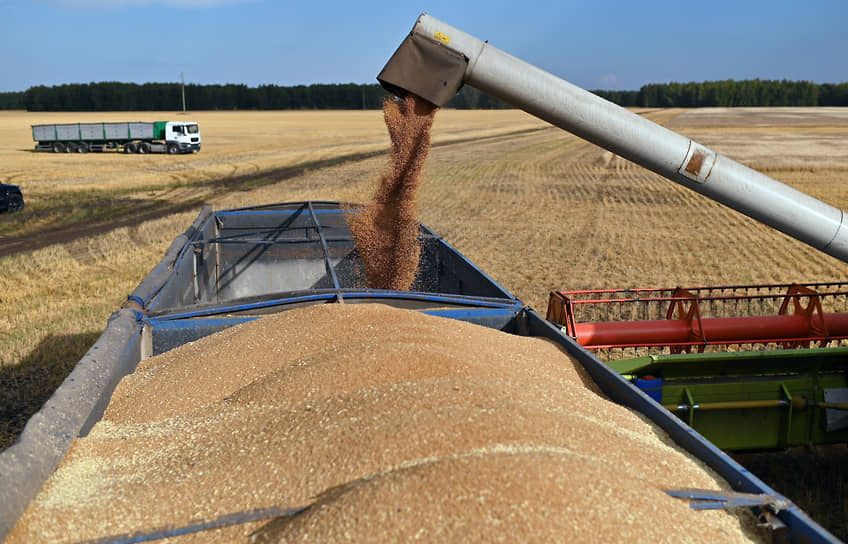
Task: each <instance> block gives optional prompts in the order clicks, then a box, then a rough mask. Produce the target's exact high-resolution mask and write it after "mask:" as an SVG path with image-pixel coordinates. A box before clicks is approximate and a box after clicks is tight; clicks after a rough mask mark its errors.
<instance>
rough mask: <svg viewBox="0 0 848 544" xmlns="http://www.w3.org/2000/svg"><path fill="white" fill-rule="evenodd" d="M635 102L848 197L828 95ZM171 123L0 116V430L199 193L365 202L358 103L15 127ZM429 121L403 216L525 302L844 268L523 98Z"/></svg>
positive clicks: (788, 179) (65, 361)
mask: <svg viewBox="0 0 848 544" xmlns="http://www.w3.org/2000/svg"><path fill="white" fill-rule="evenodd" d="M639 113H641V114H642V115H645V116H646V117H648V118H651V119H653V120H655V121H657V122H659V123H661V124H665V125H667V126H669V127H670V128H673V129H674V130H676V131H678V132H681V133H683V134H686V135H689V136H692V137H693V138H694V139H696V140H697V141H700V142H702V143H704V144H706V145H708V146H710V147H712V148H714V149H716V150H717V151H719V152H722V153H724V154H726V155H728V156H730V157H732V158H735V159H737V160H739V161H740V162H743V163H745V164H748V165H750V166H754V167H757V168H760V169H762V170H763V171H765V172H766V173H767V174H769V175H771V176H772V177H775V178H777V179H779V180H781V181H783V182H784V183H787V184H789V185H791V186H793V187H796V188H798V189H800V190H802V191H805V192H807V193H810V194H812V195H813V196H816V197H818V198H820V199H822V200H824V201H826V202H828V203H830V204H833V205H834V206H837V207H840V208H848V184H845V183H844V178H845V173H846V172H848V138H846V136H848V115H846V112H844V111H843V110H841V109H839V108H832V109H828V108H804V109H791V108H780V109H763V108H752V109H736V110H728V109H720V108H715V109H702V110H689V111H684V110H645V111H641V112H639ZM174 118H180V119H182V118H183V116H182V115H179V117H177V116H176V115H175V114H173V113H171V114H169V113H153V114H151V113H149V112H133V113H129V114H128V113H125V112H123V113H108V114H94V113H84V114H80V113H46V114H41V113H28V112H2V113H0V164H2V171H0V179H2V180H4V181H8V182H11V183H16V184H18V185H20V186H21V187H22V188H23V192H24V196H25V199H26V202H27V205H26V209H25V210H24V211H23V212H21V213H18V214H13V215H10V214H4V215H2V216H0V247H2V246H3V245H4V244H6V245H8V246H10V247H11V244H12V242H17V243H18V245H17V246H15V247H16V248H17V249H16V250H15V251H14V252H11V253H9V254H6V256H3V257H0V384H2V386H0V387H2V391H0V393H2V395H3V396H4V398H6V399H9V400H10V402H4V403H3V404H5V405H6V406H7V407H9V408H7V410H8V412H7V413H4V414H2V417H0V435H3V436H5V437H6V445H8V443H9V440H11V439H12V438H11V437H13V436H14V435H15V432H17V431H16V430H17V429H19V427H20V425H21V424H22V422H23V421H25V420H26V417H28V415H27V414H28V413H31V411H32V410H34V409H37V408H38V406H40V403H41V402H43V401H44V400H45V399H46V395H49V393H50V391H52V389H51V388H55V386H57V385H58V384H59V383H60V382H61V380H62V379H63V378H64V376H65V375H66V374H67V372H69V370H70V368H72V366H73V364H74V363H75V362H76V361H77V360H78V359H79V357H80V356H81V355H82V354H83V353H84V352H85V350H86V349H87V348H88V347H89V346H90V345H91V344H92V343H93V342H94V340H95V339H96V338H97V336H98V335H99V333H100V332H101V331H102V330H103V329H104V328H105V325H106V320H107V318H108V316H109V315H110V314H111V313H112V312H113V311H114V310H115V309H117V308H118V307H119V306H120V304H121V303H122V302H123V301H124V300H125V299H126V296H127V295H128V294H129V293H130V292H131V291H132V290H133V289H134V288H135V286H136V285H137V284H138V283H139V281H140V280H141V279H142V278H143V277H144V276H145V275H146V274H147V272H149V270H150V269H151V268H152V267H153V266H154V265H155V264H156V263H157V262H158V261H159V259H160V258H161V256H162V255H163V253H164V250H165V249H166V248H167V246H168V245H169V244H170V242H171V241H172V240H173V238H174V237H175V236H176V235H177V234H179V233H181V232H183V231H184V230H185V229H186V228H187V227H188V225H189V224H190V223H191V222H192V220H193V219H194V217H195V216H196V214H197V212H198V210H199V208H200V206H201V205H202V204H203V203H204V202H206V203H209V204H211V205H212V206H213V207H214V208H219V209H220V208H229V207H239V206H248V205H258V204H265V203H272V202H281V201H291V200H305V199H313V200H340V201H352V202H365V201H367V200H368V199H369V198H370V197H371V194H372V192H373V190H374V188H375V182H376V179H377V177H378V173H379V172H380V171H381V169H382V168H383V167H384V165H385V163H386V156H385V155H384V154H380V153H381V152H382V151H385V149H386V148H387V146H388V136H387V134H386V130H385V125H384V124H383V121H382V117H381V113H380V112H377V111H345V112H329V111H311V112H301V111H298V112H195V113H191V114H189V115H187V116H185V119H190V120H194V121H197V122H198V123H199V124H200V127H201V134H202V136H203V149H202V151H201V152H200V153H197V154H194V155H185V156H176V157H171V156H166V155H146V156H139V155H120V154H115V153H103V154H94V153H90V154H87V155H78V154H52V153H36V152H33V151H32V147H33V142H32V139H31V132H30V125H33V124H39V123H56V122H75V121H79V122H93V121H99V120H103V121H109V120H148V121H149V120H164V119H174ZM433 134H434V136H433V141H434V147H433V149H432V150H431V153H430V157H429V159H428V162H427V164H426V166H425V169H424V173H423V181H422V185H421V189H420V193H419V199H418V212H419V216H420V219H421V221H422V222H423V223H424V224H426V225H428V226H429V227H430V228H432V229H433V230H434V231H435V232H437V233H438V234H440V235H442V236H444V237H445V239H446V240H447V241H448V242H449V243H450V244H452V245H453V246H454V247H456V248H457V249H458V250H459V251H460V252H462V253H463V254H465V255H466V256H467V257H468V258H469V259H471V261H472V262H474V263H475V264H477V265H478V266H479V267H480V268H482V269H483V270H484V271H485V272H486V273H488V274H489V275H490V276H492V277H493V278H494V279H495V280H496V281H497V282H499V283H500V284H502V285H503V286H504V287H506V288H507V289H508V290H510V291H511V292H513V293H514V294H515V295H517V296H518V297H519V298H520V299H521V300H523V301H524V302H525V303H527V304H529V305H530V306H532V307H534V308H536V309H537V310H540V311H544V308H545V305H546V302H547V296H548V293H549V291H551V290H553V289H581V288H604V287H660V286H676V285H706V284H743V283H771V282H781V283H782V282H793V281H799V282H812V281H836V280H843V279H845V265H844V264H843V263H841V262H839V261H837V260H836V259H833V258H831V257H828V256H826V255H824V254H822V253H820V252H818V251H816V250H814V249H811V248H809V247H808V246H806V245H804V244H802V243H800V242H797V241H794V240H792V239H790V238H788V237H786V236H784V235H782V234H780V233H777V232H775V231H773V230H771V229H769V228H767V227H765V226H762V225H760V224H758V223H756V222H755V221H753V220H751V219H748V218H746V217H744V216H742V215H740V214H739V213H737V212H734V211H732V210H729V209H727V208H725V207H723V206H722V205H719V204H717V203H714V202H712V201H710V200H708V199H706V198H705V197H702V196H700V195H698V194H696V193H693V192H691V191H689V190H688V189H685V188H683V187H681V186H678V185H675V184H673V183H671V182H669V181H667V180H665V179H663V178H661V177H659V176H657V175H655V174H653V173H650V172H648V171H646V170H644V169H642V168H641V167H638V166H636V165H634V164H632V163H630V162H628V161H626V160H624V159H621V158H619V157H616V156H613V155H612V154H611V153H609V152H607V151H604V150H602V149H600V148H598V147H596V146H594V145H592V144H590V143H587V142H585V141H583V140H580V139H579V138H577V137H575V136H572V135H570V134H568V133H565V132H563V131H561V130H559V129H556V128H554V127H551V126H550V125H548V124H546V123H544V122H542V121H540V120H538V119H536V118H534V117H531V116H529V115H528V114H526V113H524V112H521V111H518V110H505V111H456V110H445V111H440V112H438V114H437V115H436V121H435V125H434V129H433ZM145 206H147V207H148V208H149V209H151V210H154V211H155V210H159V212H161V213H158V214H151V215H149V216H144V215H138V214H136V212H135V211H134V210H138V209H148V208H145ZM107 212H108V213H107ZM92 224H93V225H95V226H96V227H97V228H94V229H91V230H86V229H87V228H88V227H90V226H91V225H92ZM57 232H59V233H60V234H62V236H61V237H58V238H55V235H56V233H57ZM51 236H54V238H51ZM39 241H42V242H44V241H46V242H45V243H44V244H43V245H39ZM28 248H34V249H28ZM4 425H5V426H6V430H4V429H3V426H4ZM2 446H3V443H2V441H0V447H2Z"/></svg>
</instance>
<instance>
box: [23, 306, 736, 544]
mask: <svg viewBox="0 0 848 544" xmlns="http://www.w3.org/2000/svg"><path fill="white" fill-rule="evenodd" d="M684 486H694V487H703V488H719V487H725V484H724V483H723V482H720V481H718V479H717V478H716V477H715V476H714V475H713V474H712V473H710V472H709V471H708V470H706V469H704V468H703V467H701V466H699V464H698V463H697V462H695V461H694V460H693V459H692V458H690V457H688V456H687V455H686V454H684V453H682V452H681V451H679V450H678V449H676V447H675V446H673V445H672V444H671V443H670V442H669V440H668V438H667V437H666V436H665V435H664V434H663V433H662V432H661V431H659V430H658V429H656V428H655V427H654V426H653V425H652V424H650V423H649V422H646V421H645V420H643V419H641V418H640V417H638V416H637V415H635V414H633V413H631V412H630V411H628V410H626V409H624V408H622V407H621V406H618V405H616V404H613V403H611V402H609V401H608V400H606V399H605V398H603V397H602V396H601V395H599V394H598V393H597V392H596V390H595V386H594V384H593V383H592V382H591V381H590V379H589V378H588V377H587V376H586V375H585V374H584V373H583V371H582V369H581V368H580V367H579V365H578V364H576V363H574V362H573V361H572V360H570V359H569V357H568V356H567V355H566V354H565V353H564V352H562V351H561V350H560V348H558V347H557V346H556V345H554V344H553V343H550V342H548V341H545V340H541V339H533V338H522V337H516V336H512V335H508V334H506V333H502V332H500V331H497V330H493V329H487V328H483V327H479V326H475V325H471V324H467V323H462V322H457V321H452V320H447V319H444V318H439V317H433V316H427V315H424V314H420V313H417V312H413V311H409V310H400V309H394V308H390V307H388V306H384V305H378V304H361V305H351V304H344V305H337V304H327V305H320V306H312V307H308V308H301V309H295V310H290V311H287V312H284V313H281V314H278V315H272V316H267V317H264V318H262V319H259V320H256V321H253V322H250V323H246V324H243V325H240V326H237V327H233V328H231V329H228V330H225V331H222V332H220V333H218V334H216V335H213V336H210V337H207V338H205V339H202V340H199V341H197V342H194V343H191V344H186V345H184V346H181V347H179V348H177V349H175V350H172V351H170V352H168V353H165V354H162V355H160V356H157V357H153V358H150V359H148V360H146V361H143V362H142V363H141V365H140V366H139V368H138V369H137V371H136V372H135V373H134V374H133V375H131V376H128V377H126V378H125V379H124V380H123V381H122V382H121V383H120V385H119V386H118V389H117V390H116V392H115V394H114V396H113V399H112V402H111V403H110V405H109V407H108V409H107V411H106V414H105V416H104V418H103V420H102V421H101V422H99V423H98V424H97V425H96V426H95V427H94V428H93V430H92V432H91V433H90V434H89V435H88V436H87V437H85V438H81V439H78V440H77V441H76V442H75V443H74V445H73V447H72V448H71V450H70V452H69V454H68V456H67V457H66V459H65V460H64V462H63V464H62V466H61V467H60V468H59V470H58V471H57V472H56V473H55V474H54V475H53V477H52V478H51V479H50V480H49V481H48V483H47V484H46V485H45V488H44V489H43V490H42V492H41V493H40V494H39V496H38V497H37V498H36V500H35V501H34V502H33V504H32V505H31V506H30V508H29V509H28V510H27V512H26V513H25V515H24V516H23V518H22V519H21V521H20V522H19V523H18V525H17V526H16V527H15V528H14V530H13V531H12V533H11V534H10V536H9V539H8V543H9V544H13V543H21V542H70V541H77V540H80V539H87V538H96V537H102V536H106V535H112V534H121V533H127V532H132V531H135V530H140V529H149V528H152V527H158V526H163V525H168V524H174V525H176V526H181V525H185V524H187V522H189V521H190V520H195V519H198V518H205V519H209V518H213V517H216V516H220V515H223V514H227V513H231V512H237V511H242V510H247V509H252V508H259V507H267V506H272V505H288V506H292V507H295V506H306V505H310V504H312V505H313V506H312V507H311V508H309V509H307V510H305V511H304V512H302V513H301V514H298V515H296V516H293V517H292V518H280V519H276V520H270V521H263V522H254V523H250V524H245V525H239V526H235V527H231V528H227V529H221V530H216V531H211V532H204V533H199V534H196V535H189V536H184V537H179V538H175V539H172V541H173V542H247V541H251V539H252V541H254V542H283V541H301V540H313V541H320V542H337V541H355V542H362V541H378V542H398V541H408V540H412V539H415V538H418V539H422V540H425V541H431V542H432V541H438V542H444V541H492V540H508V541H511V542H525V541H585V540H594V541H607V542H611V541H615V542H625V541H630V542H637V541H638V542H683V541H686V542H742V541H747V539H748V537H750V536H751V534H750V533H748V532H747V531H748V529H746V528H745V526H746V524H747V522H743V521H741V518H739V517H737V516H735V515H733V514H729V513H726V512H722V511H712V512H697V511H694V510H691V509H690V508H689V507H688V506H687V505H686V503H684V502H682V501H680V500H677V499H672V498H670V497H668V496H666V495H665V494H664V493H663V492H662V491H661V489H663V488H670V487H671V488H676V487H684ZM251 534H252V535H253V536H252V537H251Z"/></svg>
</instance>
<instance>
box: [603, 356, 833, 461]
mask: <svg viewBox="0 0 848 544" xmlns="http://www.w3.org/2000/svg"><path fill="white" fill-rule="evenodd" d="M607 364H609V366H610V367H612V368H613V369H614V370H616V371H617V372H619V373H620V374H623V375H625V376H626V377H628V378H629V379H631V381H633V382H634V383H635V384H636V385H637V386H638V387H640V388H641V389H642V390H643V391H645V392H646V393H648V394H649V395H650V396H652V397H653V398H654V399H655V400H658V401H659V402H660V403H661V404H662V405H663V406H664V407H665V408H666V409H668V410H669V411H671V412H672V413H674V414H676V415H677V416H678V417H680V418H681V419H683V420H684V421H686V422H687V423H688V424H689V426H691V427H692V428H694V429H695V430H697V431H698V432H699V433H701V434H702V435H704V437H705V438H707V439H708V440H709V441H710V442H712V443H713V444H715V445H716V446H718V447H719V448H721V449H724V450H759V449H778V448H787V447H790V446H804V445H810V444H835V443H844V442H848V411H846V410H848V398H846V396H845V393H846V392H848V372H846V370H848V348H846V347H838V348H814V349H791V350H774V351H747V352H725V353H694V354H690V353H684V354H675V355H649V356H645V357H636V358H633V359H621V360H618V361H609V362H608V363H607Z"/></svg>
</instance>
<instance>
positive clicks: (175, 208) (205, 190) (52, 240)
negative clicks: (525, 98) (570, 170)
mask: <svg viewBox="0 0 848 544" xmlns="http://www.w3.org/2000/svg"><path fill="white" fill-rule="evenodd" d="M543 130H547V128H545V127H543V128H531V129H522V130H518V131H515V132H510V133H504V134H497V135H487V136H479V137H473V138H467V139H459V140H452V141H449V142H438V143H434V144H433V146H432V147H433V148H448V149H450V148H453V147H457V146H458V147H462V146H463V145H467V144H475V143H478V142H481V143H484V144H485V143H487V142H489V141H491V142H493V143H495V144H496V145H502V143H500V142H503V141H504V140H509V139H511V138H514V137H521V136H523V135H526V134H533V133H535V132H538V131H543ZM499 143H500V144H499ZM385 154H386V150H379V151H370V152H362V153H353V154H349V155H344V156H339V157H333V158H330V159H323V160H319V161H310V162H307V163H303V164H298V165H294V166H286V167H282V168H277V169H271V170H265V171H250V172H247V173H238V172H239V168H240V166H239V165H234V166H233V172H232V174H231V175H230V176H227V177H223V178H217V179H212V180H209V181H208V182H205V183H192V184H191V185H183V184H184V180H183V177H182V174H181V173H179V172H177V173H175V174H174V175H175V176H176V178H175V179H177V180H178V181H180V186H178V187H171V188H167V189H165V190H164V191H163V192H161V193H157V194H156V195H155V196H154V197H153V198H138V199H135V202H133V204H132V209H131V211H128V212H125V213H123V214H122V215H121V216H120V217H118V218H110V219H106V220H100V221H92V220H82V221H75V222H71V223H68V224H66V225H61V226H57V225H49V226H46V227H44V228H40V229H38V230H35V231H30V232H26V233H25V234H21V235H11V236H2V237H0V258H2V257H7V256H10V255H15V254H17V253H23V252H29V251H34V250H37V249H41V248H44V247H47V246H50V245H54V244H68V243H70V242H73V241H74V240H78V239H81V238H86V237H90V236H96V235H98V234H103V233H105V232H109V231H111V230H114V229H116V228H121V227H133V226H137V225H139V224H140V223H143V222H146V221H150V220H154V219H159V218H161V217H165V216H167V215H171V214H174V213H182V212H187V211H191V210H199V209H200V207H201V206H202V205H203V203H204V202H206V201H209V200H214V199H215V198H216V197H220V196H221V195H224V194H226V193H229V192H231V191H235V190H242V189H252V188H255V187H258V186H259V185H270V184H274V183H279V182H281V181H285V180H288V179H292V178H296V177H299V176H302V175H304V174H305V173H307V172H309V171H312V170H321V169H325V168H331V167H334V166H338V165H342V164H345V163H350V162H360V161H365V160H368V159H371V158H374V157H378V156H382V155H385ZM172 166H173V165H172ZM241 166H242V167H243V166H247V167H251V166H252V165H251V164H247V165H241ZM242 170H245V168H242ZM257 180H261V183H256V181H257ZM104 205H108V202H107V203H104ZM21 213H27V212H26V211H24V212H21ZM58 213H59V215H62V213H61V210H59V211H58Z"/></svg>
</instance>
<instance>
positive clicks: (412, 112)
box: [347, 95, 437, 290]
mask: <svg viewBox="0 0 848 544" xmlns="http://www.w3.org/2000/svg"><path fill="white" fill-rule="evenodd" d="M436 109H437V108H436V106H434V105H432V104H430V103H429V102H427V101H426V100H424V99H421V98H418V97H416V96H415V95H409V96H406V97H404V98H387V99H386V101H385V102H384V103H383V115H384V117H385V120H386V127H388V129H389V137H390V139H391V142H392V144H391V152H390V154H389V166H388V169H387V170H386V172H384V173H383V174H382V175H381V176H380V179H379V181H378V185H377V191H376V193H375V194H374V202H373V203H372V204H370V205H369V206H367V207H365V208H364V209H362V210H359V211H358V213H351V214H348V216H347V217H348V224H349V225H350V230H351V233H352V234H353V238H354V240H356V248H357V250H358V251H359V254H360V256H361V257H362V261H363V263H364V265H365V273H366V277H367V280H368V286H369V287H371V288H373V289H400V290H407V289H409V287H410V286H411V285H412V282H413V281H414V280H415V273H416V271H417V269H418V256H419V253H420V246H419V244H418V220H417V219H416V213H415V192H416V191H417V189H418V179H419V175H420V174H421V169H422V168H423V167H424V161H425V160H426V159H427V154H428V153H429V152H430V128H431V127H432V125H433V119H434V118H435V115H436Z"/></svg>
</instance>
